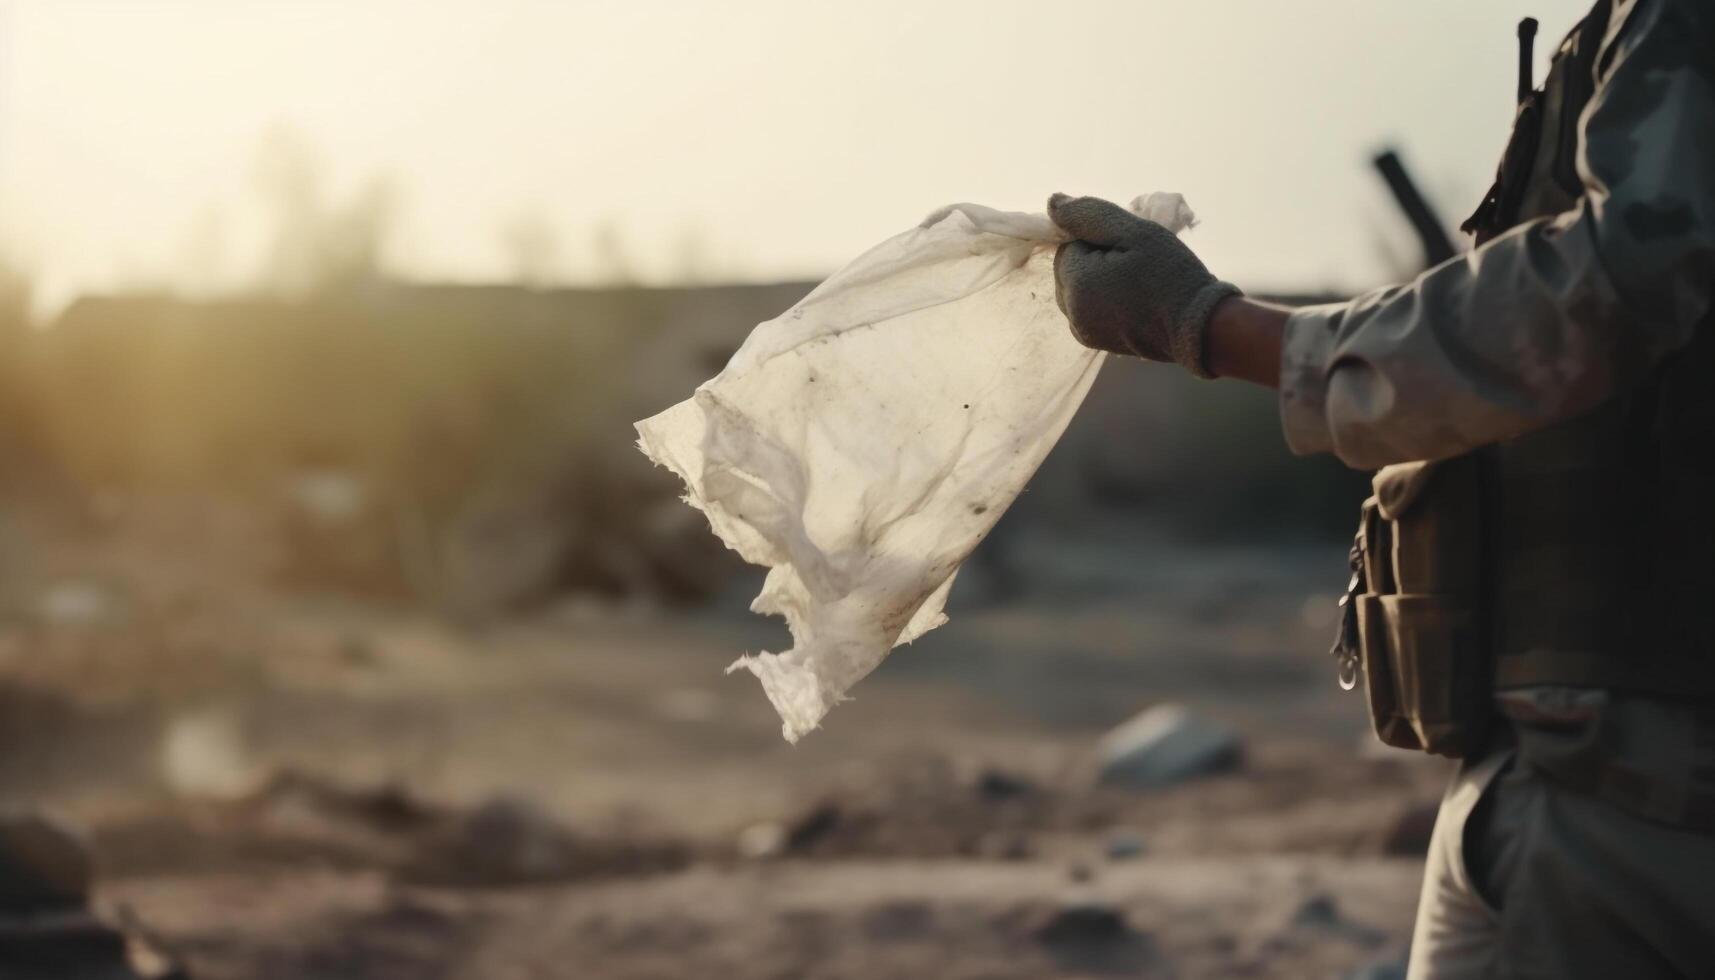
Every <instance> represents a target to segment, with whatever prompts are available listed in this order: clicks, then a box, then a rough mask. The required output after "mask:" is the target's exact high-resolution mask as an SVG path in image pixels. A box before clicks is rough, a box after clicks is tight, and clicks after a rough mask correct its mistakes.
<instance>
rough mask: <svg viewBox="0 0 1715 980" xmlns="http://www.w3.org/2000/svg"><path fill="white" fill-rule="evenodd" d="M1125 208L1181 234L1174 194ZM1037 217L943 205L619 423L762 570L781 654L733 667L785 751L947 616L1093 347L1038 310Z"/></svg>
mask: <svg viewBox="0 0 1715 980" xmlns="http://www.w3.org/2000/svg"><path fill="white" fill-rule="evenodd" d="M1132 210H1133V211H1135V212H1136V213H1138V214H1140V215H1143V216H1144V217H1146V218H1150V219H1152V220H1154V221H1157V222H1160V223H1161V224H1163V225H1166V226H1167V227H1169V228H1171V229H1173V230H1174V231H1176V232H1177V231H1181V230H1183V229H1184V228H1186V227H1188V226H1189V225H1190V224H1191V222H1192V215H1191V211H1190V209H1189V208H1188V207H1187V206H1186V205H1185V201H1184V199H1183V198H1181V197H1180V196H1179V195H1177V194H1151V195H1147V196H1145V197H1140V198H1138V199H1137V200H1136V201H1134V202H1133V203H1132ZM1065 238H1066V236H1065V234H1064V233H1063V232H1061V231H1060V230H1059V229H1058V228H1056V227H1055V226H1054V224H1053V223H1052V222H1051V221H1049V219H1048V217H1047V216H1046V215H1043V214H1020V213H1014V212H1006V211H996V210H994V209H992V208H985V207H980V206H978V205H974V204H955V205H952V206H951V207H946V208H942V209H941V210H939V211H936V212H935V213H934V214H932V215H930V216H929V217H928V218H927V219H925V220H924V221H923V223H922V224H921V225H919V226H918V227H916V228H913V229H911V230H910V231H907V232H905V233H903V234H900V235H897V236H895V237H893V238H890V239H888V240H887V241H885V242H883V243H882V244H880V245H878V246H876V247H875V248H873V249H871V250H870V251H868V252H866V253H864V254H863V255H862V256H860V257H858V258H857V259H856V260H855V261H853V262H852V263H851V264H849V265H847V266H846V267H845V268H843V269H841V270H840V271H839V272H836V273H835V274H834V275H833V276H832V277H830V278H829V279H828V280H827V281H826V282H824V283H822V284H821V285H820V286H819V287H817V288H816V290H815V291H814V292H812V293H811V294H810V295H809V296H807V297H805V298H804V299H803V301H802V302H800V303H799V304H798V305H796V306H794V307H792V309H790V310H788V311H786V313H785V314H784V315H782V316H780V317H778V318H777V319H774V320H770V321H768V322H767V323H764V324H762V325H760V326H758V327H757V328H756V330H755V331H753V332H752V333H751V335H750V337H749V338H748V339H746V341H745V342H744V345H743V346H742V347H740V348H739V350H738V353H736V354H734V355H733V358H732V360H731V361H730V362H729V363H728V364H727V366H726V369H725V370H723V371H722V372H721V373H720V374H719V375H717V376H715V377H714V378H713V379H711V380H710V381H708V382H706V383H704V384H703V385H702V387H700V388H698V389H697V390H696V392H695V393H694V394H693V395H692V396H691V398H689V399H688V400H686V401H683V402H680V403H679V404H677V405H675V406H673V407H672V408H670V409H668V410H667V411H665V412H662V413H661V414H660V415H657V416H655V417H653V418H650V419H645V420H644V421H642V422H639V423H638V424H637V431H638V433H639V434H640V436H641V440H640V443H639V445H640V446H641V448H642V449H643V451H644V452H645V453H646V454H647V455H648V456H649V457H650V458H651V459H653V460H655V461H656V462H657V463H660V464H661V465H663V466H666V467H668V468H669V469H671V470H673V471H674V472H675V473H677V474H679V476H680V477H682V478H683V479H684V481H685V486H686V488H687V493H686V498H685V499H686V501H687V502H688V503H690V504H691V505H692V506H695V507H697V508H699V509H701V510H702V511H703V512H704V513H705V514H706V515H707V516H708V519H709V525H710V526H711V527H712V528H713V529H714V532H715V533H716V534H717V535H719V536H720V538H721V540H722V541H725V542H726V543H727V545H728V547H731V548H733V549H734V550H736V551H737V552H738V553H739V554H740V555H742V556H743V557H744V559H745V560H746V561H748V562H751V563H753V564H757V565H764V566H767V567H768V569H769V572H768V577H767V580H766V582H765V584H764V585H763V589H762V593H761V594H760V595H758V596H757V597H756V601H755V602H754V603H752V604H751V609H752V610H753V611H755V612H759V613H775V614H778V615H781V616H784V617H785V618H786V622H787V625H788V626H789V627H790V628H791V631H792V639H793V647H792V649H791V650H788V651H787V652H785V653H780V654H774V653H767V652H764V653H760V654H758V655H756V656H754V657H748V656H745V657H740V658H739V659H738V661H737V662H736V663H734V664H733V665H732V667H731V668H729V671H731V670H736V669H738V668H739V667H744V668H746V669H748V670H749V671H750V672H751V673H753V674H755V675H756V676H757V677H758V678H760V679H761V680H762V686H763V689H764V690H765V691H766V692H767V694H768V698H769V700H770V701H772V702H773V704H774V707H775V709H776V710H778V711H779V712H780V717H781V720H782V721H783V722H784V726H783V732H784V734H785V736H786V738H787V740H788V741H794V742H795V741H797V740H798V738H799V737H800V736H802V735H803V734H805V733H806V732H809V731H811V730H812V729H814V728H815V727H816V726H817V725H818V724H819V723H820V722H821V720H822V717H823V716H824V715H825V714H827V712H828V709H829V708H830V707H832V706H833V705H834V704H835V703H837V702H838V701H840V700H842V699H843V698H844V696H845V693H846V691H847V690H849V689H850V688H851V686H852V685H853V684H855V683H857V682H858V681H859V680H861V679H862V678H863V677H864V676H865V675H867V674H868V673H869V672H870V671H872V670H874V669H875V668H876V666H877V665H878V664H880V663H881V661H882V659H883V658H884V657H886V656H887V654H888V651H890V650H891V649H892V648H893V647H895V646H897V645H898V644H901V643H908V642H910V641H912V640H914V639H916V638H917V637H919V636H921V635H923V634H924V633H926V632H928V631H929V630H932V629H934V628H935V627H937V626H939V625H941V624H942V623H944V622H946V621H947V617H946V615H945V614H944V613H943V612H942V606H943V605H944V604H945V603H946V599H947V593H948V590H949V589H951V587H952V584H953V576H954V574H955V573H956V572H957V571H958V568H959V565H960V563H962V562H963V561H964V560H965V559H966V558H967V557H969V555H970V554H971V551H972V550H973V549H974V548H975V547H976V546H977V543H978V542H980V541H981V540H982V539H983V537H984V536H985V535H986V534H988V532H989V529H990V528H992V527H993V526H994V523H995V521H996V520H998V519H999V518H1000V515H1001V513H1002V512H1004V511H1005V510H1006V508H1007V505H1008V504H1010V503H1012V500H1013V498H1014V497H1016V496H1018V494H1019V492H1020V491H1021V490H1023V489H1024V484H1025V481H1027V480H1028V479H1029V478H1030V476H1031V474H1032V473H1034V472H1035V471H1036V468H1037V466H1038V465H1040V464H1041V462H1042V460H1043V458H1044V457H1045V456H1047V455H1048V451H1049V450H1050V449H1051V448H1053V446H1054V443H1055V442H1056V441H1057V440H1058V439H1059V438H1060V433H1061V432H1062V431H1063V430H1064V429H1065V428H1066V423H1067V422H1068V421H1070V420H1071V418H1072V413H1073V412H1074V411H1076V410H1077V408H1078V405H1079V404H1080V403H1081V402H1082V401H1083V400H1084V395H1085V393H1086V392H1088V391H1089V388H1090V383H1091V382H1092V381H1094V380H1095V377H1096V371H1097V369H1098V368H1099V367H1100V366H1101V357H1102V355H1101V354H1100V353H1098V352H1095V351H1091V350H1087V349H1085V348H1084V347H1082V346H1080V345H1079V344H1078V343H1077V342H1076V341H1075V340H1073V338H1072V336H1071V334H1070V332H1069V331H1068V329H1067V325H1066V320H1065V317H1064V316H1063V315H1062V314H1061V313H1060V310H1059V308H1058V307H1057V306H1056V304H1055V302H1054V269H1053V259H1054V247H1055V246H1056V245H1058V244H1059V243H1060V242H1063V241H1065Z"/></svg>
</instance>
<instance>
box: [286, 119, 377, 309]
mask: <svg viewBox="0 0 1715 980" xmlns="http://www.w3.org/2000/svg"><path fill="white" fill-rule="evenodd" d="M255 179H256V187H257V190H258V192H259V193H260V194H261V195H262V197H263V199H264V202H265V205H266V207H267V209H268V211H269V212H271V217H272V220H273V225H274V230H273V239H272V241H271V242H270V244H269V246H268V251H267V255H266V257H265V259H264V262H263V268H262V285H263V287H264V288H266V289H268V290H270V291H273V292H277V293H283V294H287V295H304V294H310V293H324V292H330V291H337V290H341V289H348V288H351V287H353V286H358V285H362V284H364V283H367V282H374V281H376V280H377V279H380V278H381V277H382V274H383V259H384V254H385V246H386V241H387V236H388V232H389V231H390V230H391V227H392V224H393V219H394V216H395V211H396V208H395V204H396V195H395V194H394V191H393V187H392V184H391V183H390V182H389V181H388V180H387V179H385V178H381V177H376V178H372V179H371V180H370V181H369V182H368V183H367V184H365V185H364V186H363V188H362V189H360V190H359V191H358V192H357V193H356V194H355V195H353V197H352V198H351V200H350V201H348V202H346V203H345V204H343V205H329V204H327V203H326V202H325V194H324V191H323V189H322V179H321V164H320V161H319V159H318V157H317V156H316V153H315V151H314V148H313V147H312V146H311V145H310V144H309V142H308V141H307V140H306V139H305V138H304V137H303V136H302V135H301V134H300V133H298V132H297V131H296V130H294V129H292V128H291V127H289V126H284V125H281V126H275V127H274V128H273V129H271V130H269V131H268V133H267V134H265V135H264V137H263V139H262V146H261V149H260V150H259V152H258V154H257V162H256V177H255Z"/></svg>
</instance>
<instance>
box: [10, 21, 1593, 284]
mask: <svg viewBox="0 0 1715 980" xmlns="http://www.w3.org/2000/svg"><path fill="white" fill-rule="evenodd" d="M1586 6H1587V3H1585V2H1584V0H1530V2H1528V3H1527V2H1516V0H1434V2H1420V3H1407V2H1403V0H1367V2H1362V0H1348V2H1335V0H1295V2H1280V0H1204V2H1201V3H1185V2H1167V0H1116V2H1107V3H1074V2H1064V0H1062V2H1055V3H1049V2H1043V0H982V2H934V0H860V2H845V3H825V2H814V0H723V2H719V3H716V2H706V3H692V2H688V0H687V2H677V3H671V2H664V0H629V2H624V3H620V2H607V3H596V2H576V0H565V2H559V3H526V2H504V0H482V2H464V0H415V2H411V3H390V2H389V3H382V2H371V3H362V2H355V0H342V2H333V0H328V2H306V0H277V2H271V3H263V2H242V0H202V2H193V0H173V2H169V0H0V247H4V249H5V250H6V252H7V254H10V255H11V256H13V257H14V261H22V262H23V263H24V264H25V265H26V266H27V267H28V268H29V269H30V270H31V271H32V272H33V273H34V274H35V276H36V277H37V279H38V280H39V281H40V282H41V283H42V284H43V287H44V289H45V290H46V292H47V295H48V297H49V301H50V302H54V301H58V300H63V298H64V297H67V296H70V295H73V294H75V293H76V292H78V291H82V290H85V289H104V288H116V287H123V286H127V285H135V284H148V283H161V282H173V283H184V284H189V285H192V286H196V287H200V288H228V287H232V286H237V285H242V284H243V283H245V282H247V281H250V280H251V279H252V278H253V277H254V276H255V274H256V270H257V267H258V263H259V262H260V252H261V243H262V242H263V241H264V238H265V234H266V225H265V221H264V211H263V209H262V207H261V203H262V198H261V196H260V195H259V193H258V181H257V170H258V165H257V161H258V157H259V152H260V151H259V148H260V147H261V146H262V144H263V142H264V140H265V139H266V138H268V136H267V134H269V133H271V132H272V133H274V134H275V135H274V137H273V138H274V139H276V140H279V139H282V138H291V139H295V140H297V141H298V142H300V143H302V144H305V145H308V146H310V147H313V148H314V150H315V153H316V156H317V159H318V161H319V166H320V171H321V173H322V175H323V177H324V178H325V184H326V188H327V196H328V198H329V199H330V200H331V201H332V202H335V203H337V202H338V201H340V200H342V199H344V198H346V197H348V196H350V195H352V194H354V193H356V192H357V189H358V188H360V187H362V186H363V185H364V184H365V183H366V182H367V181H370V180H372V179H374V178H376V177H383V178H385V179H387V180H388V181H389V182H390V183H391V186H392V187H393V190H394V198H395V201H396V214H397V219H396V223H395V225H394V227H393V231H392V234H391V235H390V237H389V239H388V249H387V257H388V265H389V266H390V267H391V268H392V269H394V270H396V271H398V272H401V273H403V274H406V275H411V276H421V277H441V278H457V279H475V280H483V279H495V278H504V277H507V276H509V275H511V274H512V273H513V272H514V270H515V263H514V262H513V260H512V259H511V258H509V253H508V251H507V248H506V247H505V245H504V236H503V233H502V232H503V229H504V228H505V227H507V226H508V224H509V223H512V224H516V223H517V221H518V217H519V216H520V215H522V214H526V213H530V214H534V215H537V216H538V221H539V223H540V224H541V225H543V226H544V227H547V228H550V229H551V230H552V232H553V235H554V237H555V239H556V240H557V241H558V243H559V249H558V259H557V265H556V273H557V276H558V278H560V279H563V280H564V281H567V282H579V281H588V280H591V279H594V278H600V277H602V276H611V275H613V274H614V273H615V272H616V271H618V270H617V269H616V255H620V254H622V255H623V256H624V259H625V261H624V263H623V264H624V265H625V266H627V267H628V269H629V271H630V272H631V273H632V274H634V275H636V276H638V277H640V278H642V279H644V280H645V281H666V280H669V279H671V278H673V277H674V276H676V275H679V274H680V273H681V272H683V271H685V270H690V271H692V272H694V273H696V274H698V275H700V276H702V277H704V278H710V277H713V278H741V279H770V278H779V277H787V276H814V275H820V274H823V273H826V272H828V271H830V270H831V269H833V268H834V267H836V266H837V265H839V264H840V263H841V262H843V261H844V260H846V259H848V258H850V257H852V256H853V255H855V254H856V253H858V252H859V251H861V250H863V249H864V248H867V247H868V246H870V245H872V244H874V243H875V242H877V241H879V240H881V239H882V238H884V237H886V236H887V235H890V234H892V233H894V232H896V231H898V230H900V229H902V228H905V227H907V226H909V225H911V224H912V223H913V222H915V221H916V220H917V219H918V218H920V217H921V216H922V215H923V214H925V213H927V212H928V211H930V210H931V209H933V208H934V207H935V206H937V205H939V204H943V203H947V202H950V201H959V200H970V201H978V202H981V203H985V204H992V205H995V206H1000V207H1007V208H1015V209H1039V208H1040V207H1041V203H1042V201H1043V199H1044V198H1045V197H1046V196H1047V194H1048V193H1049V192H1051V191H1055V190H1066V191H1069V192H1074V193H1079V192H1081V193H1097V194H1104V195H1107V196H1111V197H1116V198H1129V197H1130V196H1131V195H1133V194H1135V193H1138V192H1140V191H1146V190H1157V189H1163V190H1179V191H1182V192H1184V193H1185V194H1186V196H1187V197H1188V198H1189V200H1190V202H1191V204H1192V206H1193V207H1194V208H1195V209H1196V210H1197V211H1198V212H1199V214H1200V215H1201V217H1202V218H1203V221H1204V224H1203V226H1202V227H1200V228H1199V229H1197V230H1196V231H1195V232H1193V233H1192V234H1193V238H1192V241H1193V242H1194V243H1195V245H1196V247H1197V248H1198V249H1199V251H1200V252H1201V253H1202V254H1203V255H1204V256H1205V258H1206V259H1207V261H1208V262H1209V264H1210V265H1211V266H1213V267H1214V268H1215V269H1216V270H1217V271H1218V272H1219V273H1221V274H1222V275H1224V276H1225V277H1227V278H1231V279H1234V280H1236V281H1238V282H1239V283H1240V284H1242V285H1248V286H1250V287H1252V288H1268V287H1287V288H1309V287H1314V286H1320V285H1341V286H1363V285H1369V284H1373V283H1376V282H1378V281H1381V280H1384V279H1385V278H1387V276H1388V274H1389V270H1390V267H1391V265H1390V260H1389V259H1388V257H1387V255H1386V248H1388V247H1391V248H1392V249H1393V250H1394V251H1396V252H1398V253H1400V254H1401V255H1402V257H1404V258H1406V259H1408V260H1409V259H1410V257H1411V256H1412V254H1413V251H1414V246H1413V245H1412V244H1411V240H1410V239H1409V237H1408V236H1407V235H1406V233H1405V232H1404V231H1403V229H1402V227H1401V223H1400V220H1399V218H1398V217H1397V214H1396V212H1395V210H1394V208H1393V207H1392V205H1391V203H1389V201H1388V199H1387V197H1386V194H1385V192H1384V191H1383V190H1382V189H1381V187H1380V184H1379V182H1378V181H1377V180H1376V178H1375V177H1374V176H1373V174H1372V172H1371V171H1370V169H1369V163H1368V160H1369V157H1370V155H1371V153H1372V152H1373V151H1374V149H1375V148H1377V147H1378V146H1380V145H1383V144H1385V143H1394V144H1397V145H1399V146H1400V147H1401V148H1402V149H1403V151H1404V153H1405V156H1406V159H1407V162H1408V163H1409V164H1410V165H1411V166H1412V167H1413V169H1414V171H1415V173H1416V174H1417V176H1418V177H1419V179H1420V181H1421V182H1422V183H1423V184H1424V185H1425V189H1426V191H1427V192H1428V193H1429V195H1430V196H1431V197H1432V198H1433V199H1434V201H1435V202H1436V203H1437V204H1438V205H1440V206H1441V208H1442V209H1443V211H1444V212H1445V215H1446V217H1447V218H1448V219H1449V221H1450V223H1456V222H1457V220H1458V219H1459V218H1461V217H1463V215H1464V213H1465V212H1466V211H1468V210H1469V209H1470V208H1471V207H1472V206H1473V205H1474V204H1475V200H1476V197H1477V196H1478V195H1479V194H1480V193H1481V192H1482V190H1483V189H1484V187H1486V186H1487V182H1488V180H1489V178H1490V176H1491V175H1492V172H1493V167H1494V162H1495V158H1496V155H1497V154H1498V153H1499V151H1500V148H1501V144H1502V142H1503V141H1504V137H1505V132H1506V129H1507V126H1508V125H1509V123H1510V120H1511V100H1512V95H1513V81H1514V79H1513V75H1514V58H1515V54H1514V51H1515V47H1514V44H1515V42H1514V39H1513V27H1514V24H1515V23H1516V21H1517V19H1518V18H1519V17H1520V16H1522V15H1523V14H1526V13H1530V14H1534V15H1535V16H1537V17H1538V18H1540V19H1541V20H1542V22H1543V31H1542V35H1541V36H1540V37H1539V40H1538V59H1539V62H1545V61H1546V59H1547V56H1548V53H1549V50H1550V49H1551V48H1552V47H1553V45H1554V44H1555V43H1556V42H1557V41H1558V39H1559V36H1560V35H1561V34H1562V33H1563V32H1564V31H1565V30H1566V29H1567V28H1568V27H1569V26H1570V25H1571V23H1572V22H1573V20H1574V19H1575V18H1576V17H1577V16H1578V15H1579V14H1581V13H1582V11H1583V10H1584V8H1585V7H1586ZM1540 72H1541V69H1540V68H1539V77H1540ZM282 133H286V134H295V135H291V136H290V137H282V136H281V135H280V134H282ZM603 242H605V243H606V244H602V243H603ZM616 242H617V247H616V246H615V243H616Z"/></svg>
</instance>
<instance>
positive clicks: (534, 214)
mask: <svg viewBox="0 0 1715 980" xmlns="http://www.w3.org/2000/svg"><path fill="white" fill-rule="evenodd" d="M500 245H501V247H502V248H503V249H505V251H506V257H507V261H508V263H509V265H510V267H511V268H510V270H509V271H510V272H511V275H512V280H513V281H514V282H517V283H521V284H523V285H525V286H529V287H531V288H534V289H542V288H546V287H549V286H553V285H555V283H556V281H557V280H558V279H559V261H560V239H559V236H558V235H556V234H555V233H554V228H553V226H552V225H551V224H549V223H548V220H547V219H546V218H544V217H543V216H542V213H541V211H540V210H539V209H536V208H527V209H525V210H523V211H520V212H518V214H516V215H514V216H513V217H512V218H511V219H510V220H509V221H507V222H506V223H505V224H504V225H503V226H502V227H501V229H500Z"/></svg>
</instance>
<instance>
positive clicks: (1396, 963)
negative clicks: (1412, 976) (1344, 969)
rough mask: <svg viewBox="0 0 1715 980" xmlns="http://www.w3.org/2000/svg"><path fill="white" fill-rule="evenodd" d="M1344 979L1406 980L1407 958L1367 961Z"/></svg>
mask: <svg viewBox="0 0 1715 980" xmlns="http://www.w3.org/2000/svg"><path fill="white" fill-rule="evenodd" d="M1344 980H1405V960H1404V959H1403V958H1400V959H1391V958H1390V959H1385V960H1377V961H1376V962H1374V963H1365V964H1364V965H1363V966H1360V967H1358V968H1357V969H1355V970H1353V971H1352V972H1350V973H1348V974H1346V976H1345V978H1344Z"/></svg>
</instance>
